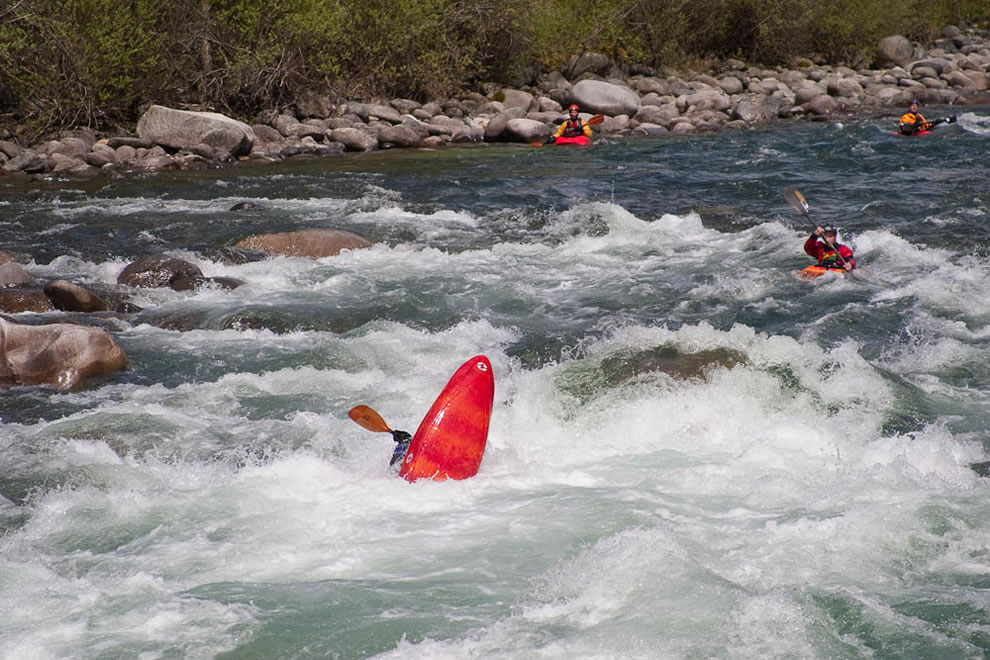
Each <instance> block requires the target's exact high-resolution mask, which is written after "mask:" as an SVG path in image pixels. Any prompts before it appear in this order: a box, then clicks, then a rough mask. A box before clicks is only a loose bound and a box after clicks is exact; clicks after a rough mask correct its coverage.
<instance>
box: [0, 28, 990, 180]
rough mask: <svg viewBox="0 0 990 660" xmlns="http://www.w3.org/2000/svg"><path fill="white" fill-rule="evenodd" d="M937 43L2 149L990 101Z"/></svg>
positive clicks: (129, 166) (187, 160) (510, 137)
mask: <svg viewBox="0 0 990 660" xmlns="http://www.w3.org/2000/svg"><path fill="white" fill-rule="evenodd" d="M933 46H934V47H931V48H929V49H927V50H926V49H924V48H923V47H922V46H921V45H920V44H917V43H912V42H910V41H908V40H907V39H906V38H904V37H903V36H898V35H894V36H891V37H887V38H886V39H883V40H881V41H880V42H879V43H878V44H877V52H876V67H877V68H874V69H855V70H854V69H852V68H849V67H847V66H842V65H836V66H830V65H827V64H823V63H814V62H811V61H810V60H800V61H797V62H795V63H794V65H793V68H792V69H782V68H780V67H777V68H774V69H769V68H764V67H759V66H747V65H746V63H744V62H741V61H738V60H726V61H725V62H723V63H722V65H721V70H722V72H721V73H717V74H714V75H712V74H709V73H691V72H675V71H667V72H665V73H664V74H658V73H657V72H655V71H653V70H652V69H649V68H647V67H642V66H630V67H629V70H630V71H631V72H632V75H629V76H625V75H624V74H622V73H621V72H620V68H619V67H617V66H616V64H615V63H614V62H613V61H612V60H611V59H609V58H608V57H606V56H604V55H602V54H599V53H589V54H586V55H582V56H580V57H575V58H572V60H571V62H570V64H569V66H568V67H567V69H566V71H565V73H567V75H568V76H570V79H568V78H567V77H565V76H564V74H563V73H561V72H559V71H550V72H548V73H546V74H544V75H542V76H539V75H536V76H535V78H534V79H533V80H532V82H533V86H532V87H528V86H527V87H524V88H520V89H514V88H506V87H503V86H500V85H495V84H491V83H486V84H485V85H483V86H482V88H483V89H485V90H486V92H487V93H488V96H485V95H482V94H479V93H477V92H466V93H464V94H463V95H462V96H461V98H448V99H436V100H434V101H429V102H427V103H423V104H420V103H419V102H417V101H412V100H409V99H393V100H391V101H387V102H386V101H382V100H375V101H373V102H368V103H362V102H357V101H349V102H345V103H341V104H338V105H335V106H334V105H331V104H330V103H329V101H328V100H327V99H326V98H325V97H320V96H318V95H315V94H307V95H304V96H305V98H301V99H298V100H297V101H296V103H295V106H294V109H293V108H292V107H291V106H290V107H289V108H288V109H286V110H284V111H281V112H275V111H271V110H266V111H262V112H260V113H259V114H258V116H257V117H256V118H255V119H254V120H253V122H252V124H251V125H250V126H249V125H248V124H246V123H243V122H241V121H238V120H236V119H233V118H230V117H225V116H224V115H221V114H217V113H213V112H191V111H185V110H176V109H171V108H165V107H162V106H152V107H151V108H150V109H149V110H148V111H147V112H146V113H145V115H144V116H142V117H141V119H140V121H139V122H138V126H137V133H138V136H113V137H108V138H104V139H102V140H97V139H96V136H95V134H93V132H92V131H87V130H79V131H74V132H72V133H68V134H63V135H61V136H60V137H59V138H58V139H56V140H48V141H46V142H44V143H42V144H40V145H38V146H35V147H31V148H24V147H22V146H21V145H18V144H17V143H16V142H12V141H10V140H0V168H2V169H0V171H4V172H6V173H10V174H29V175H44V176H47V175H56V176H62V177H75V176H89V175H93V174H97V173H102V172H111V171H120V170H123V171H128V170H134V171H158V170H163V169H202V168H205V167H219V166H221V165H223V164H226V163H235V162H237V160H239V159H253V160H262V161H278V160H283V159H286V158H293V157H296V156H302V155H308V156H320V157H327V156H337V155H341V154H342V153H343V152H345V151H348V152H354V151H357V152H366V151H373V150H376V149H387V148H417V147H429V148H436V147H438V146H441V145H445V144H456V143H463V142H481V141H486V142H494V141H513V142H531V141H535V140H539V139H543V138H544V137H545V136H546V135H547V134H549V133H550V132H551V131H553V130H554V129H555V128H556V126H557V125H559V123H560V122H562V121H563V120H564V119H565V117H563V116H562V114H561V109H562V107H563V106H564V105H568V104H570V103H577V104H578V105H579V106H580V107H581V110H582V111H583V112H585V113H591V114H598V113H600V114H604V115H607V116H608V117H609V118H610V121H608V122H606V123H604V124H602V125H601V126H600V127H595V128H594V130H595V131H597V132H600V133H602V134H607V135H609V136H614V137H622V136H632V135H654V134H657V133H663V132H666V131H670V132H673V133H691V132H697V131H713V130H719V129H721V128H723V127H725V126H732V127H740V126H748V125H753V124H758V123H760V122H765V121H771V120H773V119H775V118H791V117H805V118H809V119H819V120H820V119H826V118H831V117H835V116H837V115H841V116H846V117H848V116H850V115H852V114H853V113H855V112H870V113H874V114H876V113H878V112H880V111H882V110H883V109H885V108H888V107H889V106H896V107H897V109H896V110H894V114H896V113H899V112H900V110H901V109H902V108H903V107H904V106H906V105H907V103H908V102H909V101H910V100H911V99H912V98H918V99H919V100H920V101H921V102H922V103H923V104H928V105H931V104H967V103H990V92H988V89H990V39H988V33H987V32H985V31H982V32H981V31H978V30H972V29H965V30H962V29H959V28H958V27H955V26H947V27H946V29H945V30H944V31H943V37H942V38H940V39H938V40H937V41H936V42H935V43H934V44H933ZM571 80H575V81H576V82H575V83H573V84H572V83H571ZM657 108H659V110H658V109H657ZM510 122H511V128H510ZM533 122H535V123H533ZM537 124H541V125H542V126H537ZM4 137H9V136H4Z"/></svg>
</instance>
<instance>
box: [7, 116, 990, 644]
mask: <svg viewBox="0 0 990 660" xmlns="http://www.w3.org/2000/svg"><path fill="white" fill-rule="evenodd" d="M942 110H943V111H944V112H941V113H940V112H938V109H934V110H933V109H930V110H929V114H932V115H933V116H938V115H940V114H947V113H948V112H950V111H954V112H956V113H958V115H959V118H960V120H959V123H958V124H956V125H953V126H946V127H942V128H940V129H939V130H938V131H936V132H935V133H933V134H932V135H930V136H926V137H923V138H901V137H895V136H893V135H891V134H890V130H891V128H892V125H893V120H891V119H890V118H888V119H885V120H883V119H864V120H859V121H854V122H847V123H805V122H788V123H780V124H775V125H773V126H771V127H768V128H761V129H754V130H745V131H737V132H724V133H720V134H717V135H704V136H685V137H676V138H675V137H670V138H665V139H659V138H658V139H653V138H637V139H628V140H612V141H608V142H606V143H604V144H600V145H598V146H595V147H593V148H588V149H574V148H563V147H547V148H531V147H525V146H509V145H502V146H476V147H463V148H447V149H443V150H437V151H392V152H381V153H371V154H364V155H353V156H346V157H342V158H337V159H324V160H306V161H293V162H286V163H281V164H275V165H267V166H263V167H260V166H241V167H237V168H234V169H228V170H224V171H221V172H199V173H189V172H186V173H161V174H155V175H140V176H132V177H126V178H113V179H103V178H99V179H93V180H85V181H57V180H53V181H44V182H32V183H30V184H28V185H25V184H24V183H23V182H22V181H19V180H18V179H16V178H15V177H4V178H2V179H0V228H2V231H3V237H4V238H3V242H2V244H0V249H3V250H5V251H7V252H9V253H12V254H15V255H26V256H27V258H28V259H29V261H28V263H27V266H26V268H27V269H28V270H29V271H30V272H31V273H32V274H34V275H35V276H36V277H37V278H39V279H40V280H46V279H52V278H56V277H57V278H65V279H72V280H74V281H78V282H81V283H84V284H89V285H91V286H94V287H99V286H110V285H112V284H113V283H114V282H115V281H116V277H117V275H118V274H119V273H120V271H121V270H122V269H123V268H124V266H125V265H127V264H128V263H129V262H130V261H133V260H134V259H135V258H137V257H139V256H142V255H144V254H148V253H156V252H166V253H168V254H171V255H174V256H178V257H181V258H184V259H187V260H189V261H192V262H193V263H195V264H197V265H198V266H199V267H200V268H201V269H202V270H203V271H204V273H205V274H206V275H208V276H220V275H222V276H229V277H234V278H238V279H240V280H243V281H244V282H245V285H244V286H242V287H240V288H238V289H235V290H232V291H226V290H220V289H214V288H207V289H203V290H200V291H195V292H175V291H171V290H134V291H132V292H131V299H132V301H133V302H134V303H136V304H137V305H139V306H141V307H142V308H143V309H144V311H143V312H140V313H138V314H135V315H131V316H118V315H109V314H108V315H94V316H91V317H90V321H91V322H93V323H96V324H99V325H101V327H105V328H107V329H109V331H110V332H111V334H112V335H113V337H114V338H115V339H116V341H117V342H118V343H119V344H120V345H121V346H122V347H123V348H124V350H125V351H126V353H127V355H128V356H129V359H130V367H129V369H128V370H127V371H124V372H120V373H116V374H111V375H109V376H106V377H102V378H98V379H95V380H93V381H91V382H90V383H88V384H87V386H86V387H84V388H82V389H80V390H78V391H75V392H70V393H55V392H53V391H51V390H49V389H45V388H38V387H30V388H13V389H10V390H7V391H4V392H3V393H2V394H0V420H2V424H0V465H2V468H3V469H2V473H0V495H2V497H0V657H3V658H11V659H14V658H17V659H20V658H31V659H45V658H86V659H92V658H149V659H150V658H238V659H240V658H257V659H259V660H260V659H270V658H345V659H350V658H403V659H405V658H449V659H451V660H454V659H458V660H459V659H463V658H495V659H520V660H522V659H527V660H528V659H531V658H574V657H579V658H614V659H630V658H643V659H654V658H672V659H674V658H699V659H702V658H747V659H749V658H753V659H756V658H911V659H918V658H939V659H944V658H984V657H987V656H988V654H990V479H987V478H985V477H982V476H981V474H980V472H981V470H980V469H979V466H978V465H977V468H976V469H974V467H973V464H979V463H981V462H983V461H986V460H988V459H990V436H988V424H990V298H988V297H987V295H986V290H987V285H986V283H987V281H988V277H990V264H988V256H990V254H988V247H990V243H988V240H987V223H988V221H990V160H988V159H987V153H988V151H990V108H985V107H974V108H965V109H958V108H957V109H954V110H953V109H948V108H945V109H942ZM791 186H796V187H797V188H798V189H799V190H800V191H801V192H802V193H803V194H804V196H805V197H806V198H807V200H808V202H809V204H810V213H811V219H812V220H813V221H815V222H819V223H822V224H825V223H834V224H838V225H839V228H840V240H841V241H842V242H843V243H846V244H848V245H850V246H851V247H852V248H853V249H854V250H855V252H856V257H857V259H858V261H859V264H860V268H859V269H858V270H857V271H856V272H854V273H853V274H851V275H848V276H841V275H827V276H824V277H822V278H819V279H817V280H814V281H804V280H800V279H799V278H797V277H796V276H795V271H797V270H798V269H800V268H802V267H804V266H805V265H808V264H809V263H810V261H811V260H810V259H809V258H808V257H807V256H806V255H805V254H804V253H803V251H802V244H803V242H804V240H805V238H806V237H807V236H808V235H809V233H810V231H811V229H812V228H813V227H812V226H811V224H810V223H809V222H808V221H807V220H806V219H805V218H804V217H802V216H801V215H800V214H798V213H797V212H796V211H795V210H794V209H792V208H791V207H790V206H788V204H787V202H786V201H785V200H784V198H783V195H782V193H783V191H784V190H786V189H787V188H789V187H791ZM242 201H250V202H253V203H255V204H256V205H258V206H259V207H260V208H259V209H256V210H251V211H229V210H228V209H229V208H230V207H231V206H232V205H234V204H235V203H237V202H242ZM311 227H321V228H335V229H343V230H348V231H352V232H355V233H358V234H360V235H362V236H365V237H367V238H369V239H370V240H373V241H374V242H375V245H374V247H373V248H371V249H367V250H357V251H352V252H345V253H343V254H341V255H340V256H337V257H332V258H325V259H318V260H313V259H305V258H281V257H280V258H274V259H270V260H267V261H261V262H253V263H247V264H240V265H237V264H230V263H228V262H226V261H225V260H224V259H222V258H220V256H218V248H221V247H224V246H227V245H230V244H232V243H233V242H234V241H236V240H237V239H239V238H242V237H245V236H247V235H249V234H253V233H258V232H269V231H291V230H295V229H303V228H311ZM50 316H52V317H54V316H56V315H50ZM26 320H28V321H29V322H37V321H38V320H40V319H39V318H38V317H37V316H30V315H28V316H27V317H26ZM477 354H484V355H487V356H488V357H489V358H490V360H491V362H492V365H493V369H494V373H495V384H496V392H495V405H494V410H493V414H492V422H491V429H490V433H489V439H488V447H487V450H486V453H485V457H484V461H483V463H482V465H481V469H480V471H479V473H478V475H477V476H475V477H473V478H471V479H468V480H465V481H460V482H454V481H448V482H442V483H441V482H432V481H419V482H416V483H414V484H410V483H407V482H405V481H404V480H401V479H399V478H396V477H395V476H394V475H393V474H392V473H391V472H390V471H389V469H388V465H387V464H388V459H389V457H390V455H391V452H392V446H393V443H392V441H391V438H390V436H389V435H388V434H384V433H378V434H376V433H372V432H369V431H367V430H365V429H363V428H361V427H359V426H357V425H356V424H354V423H353V422H352V421H351V420H350V419H348V417H347V414H346V413H347V411H348V409H349V408H351V407H352V406H354V405H356V404H359V403H363V404H367V405H370V406H372V407H373V408H375V409H376V410H378V411H379V412H380V413H381V414H382V415H383V416H384V418H385V420H386V421H387V422H388V423H389V424H390V425H391V426H392V427H393V428H399V429H405V430H409V431H413V430H415V427H416V426H417V425H418V424H419V421H420V420H421V418H422V416H423V415H424V414H425V412H426V410H427V408H429V406H430V404H431V403H432V401H433V399H434V397H435V396H436V395H437V394H438V393H439V391H440V390H441V388H442V387H443V385H444V384H445V382H446V380H447V379H448V378H449V376H450V375H451V374H452V373H453V372H454V370H455V369H456V368H457V367H458V366H459V365H460V364H461V363H462V362H464V361H465V360H467V359H468V358H470V357H471V356H473V355H477Z"/></svg>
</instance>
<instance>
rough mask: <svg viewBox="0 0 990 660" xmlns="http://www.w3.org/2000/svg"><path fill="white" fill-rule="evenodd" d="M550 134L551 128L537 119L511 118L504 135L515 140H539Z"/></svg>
mask: <svg viewBox="0 0 990 660" xmlns="http://www.w3.org/2000/svg"><path fill="white" fill-rule="evenodd" d="M548 135H550V128H549V127H548V126H547V125H546V124H544V123H543V122H541V121H536V120H535V119H510V120H509V121H508V122H507V123H506V125H505V131H504V132H503V136H504V137H505V138H506V139H508V140H511V141H513V142H539V141H541V140H544V139H546V137H547V136H548Z"/></svg>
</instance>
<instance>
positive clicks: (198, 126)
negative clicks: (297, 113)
mask: <svg viewBox="0 0 990 660" xmlns="http://www.w3.org/2000/svg"><path fill="white" fill-rule="evenodd" d="M137 133H138V136H140V137H141V138H142V139H145V140H150V141H151V142H154V143H155V144H159V145H163V146H166V147H172V148H173V149H191V148H193V147H195V146H196V145H198V144H207V145H209V146H211V147H212V148H213V149H215V150H222V151H224V152H226V153H229V154H231V155H232V156H235V157H236V156H241V155H246V154H248V153H250V151H251V144H252V143H253V142H254V131H252V130H251V127H250V126H248V125H247V124H245V123H244V122H241V121H237V120H236V119H231V118H230V117H226V116H224V115H221V114H219V113H216V112H191V111H188V110H176V109H174V108H166V107H164V106H161V105H153V106H151V107H150V108H148V110H147V112H145V113H144V114H143V115H142V116H141V118H140V119H139V120H138V123H137Z"/></svg>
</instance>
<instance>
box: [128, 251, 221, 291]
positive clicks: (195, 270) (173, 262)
mask: <svg viewBox="0 0 990 660" xmlns="http://www.w3.org/2000/svg"><path fill="white" fill-rule="evenodd" d="M202 277H203V271H201V270H200V269H199V266H197V265H195V264H191V263H189V262H188V261H185V260H183V259H176V258H175V257H169V256H166V255H164V254H155V255H151V256H148V257H142V258H141V259H138V260H137V261H134V262H132V263H130V264H128V265H127V266H126V267H125V268H124V270H122V271H121V272H120V275H118V276H117V283H118V284H124V285H127V286H133V287H146V288H155V287H170V286H171V283H172V281H173V280H176V279H180V278H182V279H187V280H188V279H189V278H193V279H195V278H202Z"/></svg>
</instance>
